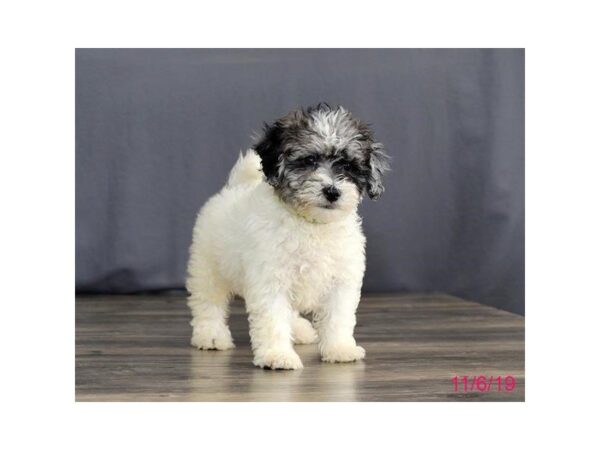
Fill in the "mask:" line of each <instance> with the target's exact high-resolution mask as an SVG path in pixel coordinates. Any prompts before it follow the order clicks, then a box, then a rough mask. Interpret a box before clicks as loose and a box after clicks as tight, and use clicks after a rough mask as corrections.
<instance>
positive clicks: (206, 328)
mask: <svg viewBox="0 0 600 450" xmlns="http://www.w3.org/2000/svg"><path fill="white" fill-rule="evenodd" d="M386 160H387V156H386V155H385V153H384V150H383V146H382V144H380V143H379V142H376V141H375V139H374V137H373V133H372V132H371V130H370V129H369V127H368V126H367V125H366V124H365V123H364V122H361V121H359V120H357V119H356V118H354V117H353V116H352V115H351V114H350V113H349V112H348V111H347V110H345V109H344V108H342V107H337V108H332V107H330V106H328V105H326V104H319V105H317V106H315V107H311V108H309V109H308V110H306V111H305V110H297V111H293V112H291V113H289V114H288V115H286V116H285V117H283V118H281V119H279V120H277V121H276V122H275V123H274V124H272V125H265V128H264V133H263V134H262V136H261V137H260V138H259V140H258V141H257V142H256V144H255V145H254V146H253V148H252V149H250V150H249V151H248V152H247V153H246V154H245V155H244V156H242V155H240V158H239V159H238V161H237V163H236V164H235V166H234V167H233V169H232V171H231V174H230V175H229V180H228V182H227V184H226V185H225V187H224V188H223V189H222V190H221V191H220V192H219V193H218V194H216V195H215V196H214V197H212V198H211V199H210V200H209V201H208V202H207V203H206V204H205V205H204V207H203V208H202V209H201V210H200V213H199V214H198V218H197V221H196V224H195V226H194V232H193V243H192V246H191V249H190V259H189V264H188V279H187V283H186V287H187V289H188V291H189V294H190V296H189V300H188V305H189V307H190V309H191V312H192V321H191V325H192V327H193V334H192V340H191V343H192V345H193V346H195V347H197V348H199V349H203V350H210V349H213V350H227V349H230V348H233V347H234V344H233V339H232V338H231V333H230V331H229V328H228V326H227V317H228V304H229V301H230V299H231V297H232V296H233V295H239V296H241V297H243V298H244V300H245V304H246V310H247V312H248V317H249V323H250V340H251V343H252V350H253V353H254V361H253V362H254V364H255V365H256V366H259V367H263V368H270V369H299V368H301V367H302V361H301V360H300V357H299V356H298V354H297V353H296V352H295V351H294V347H293V344H310V343H313V342H316V341H318V342H319V351H320V354H321V358H322V360H323V361H327V362H347V361H356V360H359V359H362V358H364V356H365V350H364V349H363V348H362V347H360V346H358V345H356V341H355V340H354V336H353V334H354V326H355V324H356V316H355V313H356V308H357V306H358V303H359V301H360V291H361V286H362V280H363V274H364V271H365V237H364V235H363V232H362V229H361V219H360V217H359V215H358V213H357V207H358V204H359V203H360V201H361V199H362V198H363V196H364V195H368V196H369V197H371V198H373V199H376V198H378V197H379V196H380V195H381V194H382V193H383V189H384V188H383V184H382V174H383V173H384V171H386V170H387V169H388V164H387V162H386ZM310 313H312V324H311V322H309V321H308V320H307V319H305V318H303V317H302V316H301V314H310ZM313 325H314V328H313Z"/></svg>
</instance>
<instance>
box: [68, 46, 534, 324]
mask: <svg viewBox="0 0 600 450" xmlns="http://www.w3.org/2000/svg"><path fill="white" fill-rule="evenodd" d="M319 101H326V102H328V103H330V104H333V105H337V104H341V105H343V106H345V107H347V108H348V109H350V110H351V111H352V112H353V113H354V114H355V115H357V116H358V117H360V118H362V119H364V120H366V121H368V122H370V123H372V124H373V127H374V129H375V133H376V136H377V138H378V139H379V140H380V141H382V142H383V143H384V144H385V146H386V148H387V150H388V152H389V154H390V155H391V157H392V172H391V173H389V175H388V176H387V182H386V192H385V194H384V195H383V196H382V198H381V199H380V200H379V201H377V202H372V201H370V200H368V199H366V200H365V201H364V202H363V204H362V205H361V212H362V215H363V217H364V229H365V233H366V235H367V272H366V275H365V282H364V291H365V292H424V291H427V292H432V291H436V292H447V293H450V294H455V295H458V296H461V297H463V298H466V299H471V300H474V301H477V302H481V303H484V304H489V305H493V306H497V307H500V308H504V309H507V310H510V311H515V312H518V313H524V51H523V50H520V49H499V50H479V49H460V50H438V49H425V50H421V49H412V50H411V49H389V50H388V49H385V50H379V49H360V50H356V49H345V50H339V49H324V50H305V49H299V50H286V49H277V50H270V49H261V50H238V49H214V50H206V49H198V50H192V49H172V50H166V49H157V50H155V49H119V50H114V49H79V50H77V51H76V133H77V134H76V290H77V291H78V292H109V293H130V292H140V291H149V290H160V289H181V288H183V286H184V278H185V267H186V259H187V253H188V246H189V244H190V240H191V232H192V226H193V222H194V218H195V215H196V213H197V211H198V209H199V208H200V206H201V205H202V204H203V203H204V202H205V201H206V200H207V199H208V198H209V196H211V195H212V194H214V193H215V192H216V191H217V190H219V189H220V188H221V186H222V185H223V183H224V182H225V179H226V176H227V173H228V171H229V169H230V168H231V167H232V165H233V163H234V161H235V160H236V158H237V156H238V152H239V151H240V150H242V149H246V148H247V147H248V146H249V144H250V142H251V140H250V137H251V134H252V133H253V131H257V130H259V129H260V128H261V125H262V123H263V122H264V121H271V120H274V119H276V118H278V117H279V116H281V115H283V114H285V113H286V112H288V111H289V110H291V109H293V108H296V107H298V106H308V105H310V104H313V103H317V102H319Z"/></svg>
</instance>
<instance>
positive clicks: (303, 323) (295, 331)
mask: <svg viewBox="0 0 600 450" xmlns="http://www.w3.org/2000/svg"><path fill="white" fill-rule="evenodd" d="M292 336H293V338H294V343H295V344H313V343H315V342H316V341H317V338H318V336H317V332H316V331H315V329H314V328H313V326H312V324H311V323H310V322H309V321H308V320H306V319H305V318H304V317H296V318H295V319H294V321H293V323H292Z"/></svg>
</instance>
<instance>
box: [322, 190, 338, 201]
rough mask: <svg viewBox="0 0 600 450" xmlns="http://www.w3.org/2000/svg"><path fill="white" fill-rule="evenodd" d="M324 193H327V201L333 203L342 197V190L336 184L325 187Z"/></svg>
mask: <svg viewBox="0 0 600 450" xmlns="http://www.w3.org/2000/svg"><path fill="white" fill-rule="evenodd" d="M323 195H325V198H326V199H327V201H330V202H331V203H333V202H335V201H336V200H337V199H338V198H340V195H341V194H340V191H338V190H337V188H335V187H334V186H327V187H326V188H323Z"/></svg>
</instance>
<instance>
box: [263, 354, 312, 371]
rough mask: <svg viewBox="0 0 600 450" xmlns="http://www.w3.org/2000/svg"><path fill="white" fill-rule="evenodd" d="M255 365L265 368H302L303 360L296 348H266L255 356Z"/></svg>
mask: <svg viewBox="0 0 600 450" xmlns="http://www.w3.org/2000/svg"><path fill="white" fill-rule="evenodd" d="M253 363H254V365H255V366H258V367H262V368H263V369H287V370H293V369H302V367H304V366H303V365H302V361H301V360H300V357H299V356H298V354H297V353H296V352H295V351H294V350H291V349H290V350H281V349H278V350H275V349H273V350H266V351H264V352H260V354H257V355H256V356H254V361H253Z"/></svg>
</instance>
